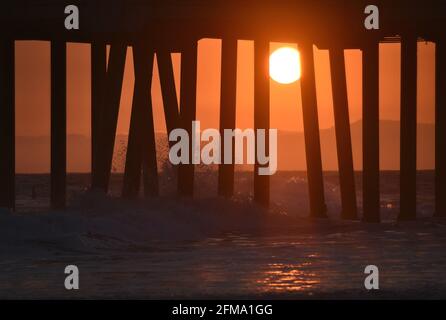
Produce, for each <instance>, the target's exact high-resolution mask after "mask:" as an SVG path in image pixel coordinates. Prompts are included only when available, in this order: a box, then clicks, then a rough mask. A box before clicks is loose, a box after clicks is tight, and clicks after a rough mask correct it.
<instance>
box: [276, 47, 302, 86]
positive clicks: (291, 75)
mask: <svg viewBox="0 0 446 320" xmlns="http://www.w3.org/2000/svg"><path fill="white" fill-rule="evenodd" d="M269 75H270V76H271V78H272V79H273V80H274V81H276V82H278V83H282V84H290V83H293V82H296V81H297V80H299V79H300V76H301V66H300V54H299V51H297V50H296V49H294V48H291V47H281V48H279V49H277V50H275V51H274V52H273V53H271V55H270V57H269Z"/></svg>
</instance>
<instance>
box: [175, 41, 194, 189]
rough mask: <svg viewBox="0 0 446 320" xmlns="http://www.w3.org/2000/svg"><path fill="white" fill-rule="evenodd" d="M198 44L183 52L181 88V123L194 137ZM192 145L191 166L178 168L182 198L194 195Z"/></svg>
mask: <svg viewBox="0 0 446 320" xmlns="http://www.w3.org/2000/svg"><path fill="white" fill-rule="evenodd" d="M197 53H198V52H197V42H196V41H195V40H194V41H193V42H192V43H191V44H189V45H187V46H186V47H185V48H184V50H183V51H182V52H181V88H180V121H181V127H182V128H184V129H186V130H187V132H188V133H189V137H192V134H193V132H192V121H195V119H196V111H197V104H196V100H197V58H198V57H197ZM193 151H194V150H193V146H192V143H191V144H190V145H189V164H180V165H179V167H178V193H179V194H180V195H181V196H188V197H192V196H193V195H194V173H195V172H194V171H195V167H194V165H193V164H192V157H193Z"/></svg>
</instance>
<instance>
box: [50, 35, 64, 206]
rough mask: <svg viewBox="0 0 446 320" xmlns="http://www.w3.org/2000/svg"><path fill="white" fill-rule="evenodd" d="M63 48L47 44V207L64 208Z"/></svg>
mask: <svg viewBox="0 0 446 320" xmlns="http://www.w3.org/2000/svg"><path fill="white" fill-rule="evenodd" d="M66 140H67V47H66V43H65V42H64V41H59V40H55V41H52V42H51V207H52V208H53V209H63V208H65V202H66V177H67V142H66Z"/></svg>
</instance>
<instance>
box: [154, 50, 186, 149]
mask: <svg viewBox="0 0 446 320" xmlns="http://www.w3.org/2000/svg"><path fill="white" fill-rule="evenodd" d="M156 60H157V62H158V71H159V77H160V84H161V94H162V96H163V106H164V117H165V119H166V128H167V134H170V132H171V131H172V130H174V129H176V128H179V127H180V115H179V110H178V98H177V91H176V89H175V76H174V72H173V67H172V58H171V54H170V52H169V51H167V50H165V49H159V50H157V52H156ZM172 143H173V142H171V141H169V145H170V146H172Z"/></svg>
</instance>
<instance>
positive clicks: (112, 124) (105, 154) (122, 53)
mask: <svg viewBox="0 0 446 320" xmlns="http://www.w3.org/2000/svg"><path fill="white" fill-rule="evenodd" d="M126 53H127V46H126V45H124V44H120V43H113V44H112V45H111V46H110V54H109V59H108V68H107V75H106V82H105V93H104V99H103V101H104V102H103V106H102V108H104V109H103V110H104V111H103V113H102V123H101V126H100V127H101V142H102V149H101V150H102V156H101V157H100V158H99V159H100V166H99V167H100V172H99V173H100V175H99V177H98V187H99V188H100V189H102V190H103V191H104V192H107V191H108V185H109V181H110V173H111V168H112V161H113V150H114V146H115V138H116V127H117V125H118V114H119V104H120V101H121V90H122V80H123V77H124V67H125V59H126Z"/></svg>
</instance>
